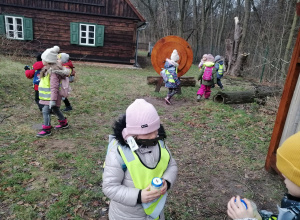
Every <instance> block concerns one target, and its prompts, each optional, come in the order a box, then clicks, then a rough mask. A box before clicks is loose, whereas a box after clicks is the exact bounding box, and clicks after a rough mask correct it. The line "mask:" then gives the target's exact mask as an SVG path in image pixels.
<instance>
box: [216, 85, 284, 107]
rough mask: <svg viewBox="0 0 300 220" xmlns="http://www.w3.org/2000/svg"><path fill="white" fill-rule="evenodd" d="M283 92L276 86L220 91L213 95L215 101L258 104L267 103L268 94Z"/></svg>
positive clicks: (273, 94)
mask: <svg viewBox="0 0 300 220" xmlns="http://www.w3.org/2000/svg"><path fill="white" fill-rule="evenodd" d="M280 93H281V90H280V89H276V88H270V89H266V88H257V89H254V90H249V91H230V92H218V93H217V94H216V95H214V97H213V101H214V102H218V103H224V104H241V103H252V102H257V103H258V104H262V105H263V104H265V101H266V97H267V96H275V95H279V94H280Z"/></svg>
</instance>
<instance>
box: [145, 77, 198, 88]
mask: <svg viewBox="0 0 300 220" xmlns="http://www.w3.org/2000/svg"><path fill="white" fill-rule="evenodd" d="M180 81H181V86H192V87H194V86H195V85H196V80H195V78H194V77H184V76H183V77H180ZM160 83H161V86H163V85H165V83H164V82H163V80H162V77H161V76H147V84H148V85H158V84H160Z"/></svg>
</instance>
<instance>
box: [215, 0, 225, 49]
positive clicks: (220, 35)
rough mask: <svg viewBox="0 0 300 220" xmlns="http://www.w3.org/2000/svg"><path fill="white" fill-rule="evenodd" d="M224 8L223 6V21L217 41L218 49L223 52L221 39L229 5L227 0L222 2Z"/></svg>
mask: <svg viewBox="0 0 300 220" xmlns="http://www.w3.org/2000/svg"><path fill="white" fill-rule="evenodd" d="M222 5H223V8H222V22H221V27H220V31H219V34H218V37H217V38H218V41H217V49H218V50H219V52H218V53H222V52H221V51H220V50H221V39H222V34H223V30H224V24H225V17H226V5H227V0H223V2H222Z"/></svg>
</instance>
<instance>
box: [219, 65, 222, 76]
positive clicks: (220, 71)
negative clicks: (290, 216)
mask: <svg viewBox="0 0 300 220" xmlns="http://www.w3.org/2000/svg"><path fill="white" fill-rule="evenodd" d="M218 74H219V75H223V65H221V64H219V69H218Z"/></svg>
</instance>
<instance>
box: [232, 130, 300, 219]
mask: <svg viewBox="0 0 300 220" xmlns="http://www.w3.org/2000/svg"><path fill="white" fill-rule="evenodd" d="M276 160H277V161H276V166H277V168H278V170H279V171H280V172H281V174H282V175H283V177H284V178H285V180H284V183H285V186H286V188H287V190H288V193H286V194H285V195H284V196H283V198H282V200H281V207H279V206H278V212H279V213H278V215H273V213H270V212H266V211H259V213H260V215H261V219H262V220H266V219H268V220H269V219H270V220H273V219H277V220H300V132H298V133H296V134H294V135H292V136H291V137H289V138H288V139H287V140H286V141H285V142H284V143H283V144H282V146H281V147H279V148H278V150H277V159H276ZM243 200H244V201H245V203H246V205H247V209H246V208H245V206H244V205H243V204H242V202H241V200H240V196H237V197H233V198H231V200H230V201H229V202H228V204H227V208H228V209H227V214H228V216H229V217H230V218H232V219H234V220H257V219H259V218H254V213H253V206H252V204H251V202H250V201H249V200H247V199H243Z"/></svg>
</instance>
